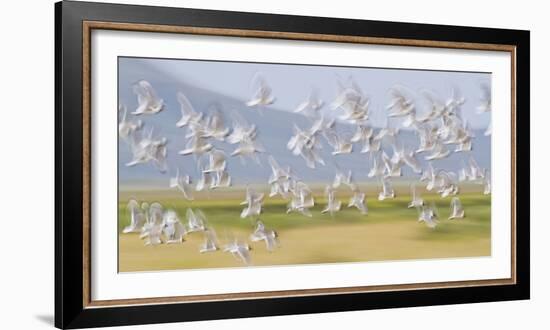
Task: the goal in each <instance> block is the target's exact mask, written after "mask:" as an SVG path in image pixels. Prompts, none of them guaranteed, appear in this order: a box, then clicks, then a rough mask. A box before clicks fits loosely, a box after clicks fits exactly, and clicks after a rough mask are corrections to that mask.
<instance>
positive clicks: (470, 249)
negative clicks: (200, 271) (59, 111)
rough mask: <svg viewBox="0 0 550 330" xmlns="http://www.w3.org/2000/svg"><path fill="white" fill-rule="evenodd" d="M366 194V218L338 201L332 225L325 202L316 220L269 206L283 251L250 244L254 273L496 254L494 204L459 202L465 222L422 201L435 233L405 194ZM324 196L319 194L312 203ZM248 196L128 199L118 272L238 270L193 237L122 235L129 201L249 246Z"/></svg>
mask: <svg viewBox="0 0 550 330" xmlns="http://www.w3.org/2000/svg"><path fill="white" fill-rule="evenodd" d="M368 191H371V193H370V194H367V206H368V208H369V213H368V215H361V214H360V213H359V211H357V210H356V209H351V208H350V209H348V208H347V207H345V206H346V205H347V201H348V198H349V197H348V196H346V195H344V194H343V193H340V194H338V195H337V197H338V199H340V200H341V201H342V202H343V203H344V205H343V206H344V207H343V210H342V211H340V212H338V213H336V214H335V215H334V217H332V216H331V215H329V214H321V210H322V209H323V208H324V206H325V200H324V199H323V198H319V197H317V198H316V199H315V202H316V206H315V208H313V209H312V210H311V211H312V213H313V217H312V218H308V217H305V216H302V215H300V214H297V213H292V214H286V201H284V200H282V199H279V198H266V199H265V203H264V209H263V214H262V215H261V217H260V219H261V220H262V221H263V222H264V224H265V225H266V227H268V228H273V229H275V230H276V231H277V232H278V234H279V240H280V247H279V248H278V249H277V250H275V251H274V252H268V251H267V250H266V249H265V244H264V242H257V243H250V242H249V243H250V245H251V246H252V251H251V256H252V265H253V266H267V265H290V264H318V263H339V262H364V261H383V260H405V259H427V258H456V257H474V256H488V255H490V254H491V221H490V219H491V217H490V210H491V198H490V196H484V195H482V194H481V193H479V192H474V191H468V192H463V193H462V194H461V195H460V199H461V201H462V204H463V206H464V209H465V212H466V217H465V218H464V219H459V220H447V217H448V216H449V211H450V210H449V203H450V197H448V198H445V199H442V198H440V197H439V196H437V195H426V194H424V195H423V198H424V200H425V201H428V202H429V203H431V201H434V202H435V203H436V206H437V208H438V210H439V218H440V220H439V225H438V226H437V227H436V228H435V229H430V228H428V227H426V226H425V225H424V224H422V223H419V222H417V218H418V213H417V211H416V209H407V207H406V206H407V204H408V202H409V198H410V197H409V196H408V194H406V193H405V194H399V192H398V197H397V198H395V199H393V200H385V201H378V200H377V199H376V196H375V193H376V192H375V190H372V189H371V190H368ZM321 195H322V193H319V192H316V193H315V196H321ZM243 196H244V191H242V190H239V189H233V190H229V191H224V192H221V191H220V192H216V193H215V194H211V195H206V194H203V195H197V196H195V197H196V200H195V201H192V202H189V201H186V200H184V199H183V198H181V197H180V196H179V195H178V194H177V193H176V192H172V191H123V192H121V193H120V196H119V197H120V198H119V199H120V200H119V223H118V229H119V271H121V272H128V271H153V270H174V269H193V268H220V267H240V266H243V264H242V263H241V262H239V261H238V260H236V259H235V258H234V257H233V256H232V255H231V254H229V253H226V252H223V251H216V252H213V253H205V254H201V253H199V252H198V251H199V245H200V244H201V243H202V242H203V236H202V234H201V233H191V234H189V235H187V236H186V237H185V241H184V242H183V243H182V244H175V245H165V244H163V245H157V246H144V242H143V241H142V240H140V239H139V237H138V236H139V235H138V234H122V233H121V231H122V229H123V228H124V227H125V226H127V225H128V223H129V214H128V212H127V210H126V204H127V201H128V199H129V198H130V197H133V198H136V199H137V200H139V201H140V202H141V201H148V202H154V201H158V202H160V203H161V204H162V205H163V206H164V207H165V208H170V209H173V210H175V211H176V212H177V213H178V214H179V215H180V218H181V220H182V222H185V211H186V209H187V208H188V207H192V208H194V209H195V208H199V209H201V210H202V211H203V212H204V213H205V214H206V216H207V217H208V223H209V224H210V225H211V226H212V227H213V228H214V229H215V230H216V233H217V236H218V239H219V241H220V244H221V245H222V246H223V244H224V243H225V241H226V237H227V233H231V235H234V236H235V237H238V238H241V239H243V240H244V239H247V238H248V236H249V235H250V233H251V232H252V231H253V229H254V222H253V221H252V220H249V219H241V218H240V217H239V215H240V212H241V210H242V208H243V206H241V205H239V203H240V202H241V201H242V199H243Z"/></svg>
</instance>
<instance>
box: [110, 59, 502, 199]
mask: <svg viewBox="0 0 550 330" xmlns="http://www.w3.org/2000/svg"><path fill="white" fill-rule="evenodd" d="M119 70H120V72H123V73H124V74H120V75H119V98H120V100H119V101H120V102H121V103H123V104H125V105H127V106H128V109H129V110H131V109H133V108H135V107H136V105H137V100H136V97H135V95H134V94H133V93H132V88H131V86H132V84H133V83H134V82H136V81H138V80H140V79H145V80H148V81H149V82H150V83H151V84H152V85H153V86H154V88H155V89H156V91H157V93H158V94H159V96H160V97H161V98H163V99H164V101H165V102H166V108H165V109H164V110H163V111H162V112H160V113H158V114H156V115H152V116H141V117H140V118H139V119H142V120H143V121H144V123H145V131H146V132H147V131H148V130H149V129H150V128H151V127H154V132H155V134H158V135H159V136H165V137H167V138H168V140H169V143H168V154H169V157H168V162H169V166H170V168H171V171H169V173H170V172H171V173H174V172H175V168H176V167H179V168H180V170H181V171H183V172H185V173H189V174H190V175H191V176H192V177H194V178H196V177H197V176H198V172H197V170H196V165H195V164H196V160H195V158H194V156H181V155H178V154H177V152H178V151H179V150H181V149H183V148H184V146H185V144H186V141H185V139H184V134H185V130H186V129H184V128H177V127H176V125H175V123H176V122H177V121H178V120H179V119H180V116H181V115H180V108H179V104H178V102H177V100H176V93H177V92H178V91H181V92H183V93H184V94H185V95H186V96H187V97H188V98H189V100H190V101H191V103H192V104H193V106H194V107H195V108H196V110H198V111H204V110H205V109H207V108H208V106H209V105H211V104H213V103H215V102H216V103H218V104H220V105H221V106H222V108H223V114H224V116H225V119H226V123H227V125H231V122H232V121H231V117H232V115H233V114H235V113H237V114H238V115H239V116H241V117H243V118H245V119H246V120H247V121H248V122H249V123H251V124H255V125H256V127H257V128H258V132H259V134H258V141H259V142H260V143H261V144H262V145H263V146H264V147H265V149H266V150H267V151H268V152H269V153H270V154H272V155H273V156H274V157H275V158H276V159H277V161H278V162H279V163H280V164H281V165H282V166H287V165H288V166H291V167H292V169H293V170H294V171H295V172H296V173H297V174H298V176H299V177H300V178H301V179H302V180H305V181H310V182H320V181H327V180H329V181H330V180H332V179H333V177H334V168H335V164H338V166H339V167H340V168H341V169H342V170H352V171H353V173H354V177H355V178H356V179H357V180H360V181H364V180H367V173H368V171H369V169H370V166H371V160H370V158H369V156H367V155H366V154H361V153H359V150H360V148H361V146H359V145H356V146H354V152H353V153H352V154H350V155H339V156H332V155H331V154H330V151H331V149H332V148H331V147H330V146H329V145H328V144H326V142H325V141H323V150H322V157H323V158H324V159H325V162H326V166H318V168H317V169H315V170H312V169H309V168H307V167H306V166H305V162H304V160H303V159H302V158H301V157H297V156H294V155H292V154H291V153H290V151H288V150H287V148H286V144H287V141H288V139H289V138H290V136H291V135H292V126H293V123H295V124H297V125H298V126H299V127H301V128H307V127H308V126H309V125H311V123H310V121H309V119H307V118H305V117H304V116H302V115H299V114H295V113H292V112H289V111H283V110H277V109H276V108H273V107H267V108H264V109H261V110H260V111H259V110H258V109H255V108H248V107H246V106H245V105H244V103H243V101H242V100H237V99H234V98H231V97H229V96H224V95H220V94H218V93H215V92H212V91H209V90H206V89H202V88H198V87H195V86H192V85H189V84H187V83H186V82H185V77H173V76H171V75H167V74H166V73H163V72H160V71H158V70H157V69H156V68H155V67H153V66H151V65H148V64H146V62H139V63H135V62H124V67H123V66H122V63H121V64H120V68H119ZM114 109H116V106H115V105H114ZM337 129H338V131H339V132H345V133H346V134H351V133H352V132H353V130H354V127H353V126H351V125H347V124H340V123H339V124H338V125H337ZM475 134H476V138H475V141H474V150H473V151H472V155H473V157H474V158H475V159H476V160H477V162H478V163H479V165H480V166H481V167H490V160H491V139H490V137H486V136H484V135H483V132H482V131H476V132H475ZM399 141H400V142H401V143H403V144H404V145H405V146H406V147H410V148H412V147H413V146H416V145H417V144H418V138H417V137H416V135H415V133H414V132H412V131H407V130H402V131H401V132H400V134H399ZM214 144H215V145H216V147H218V148H220V149H223V150H225V151H226V152H227V154H229V153H230V152H232V151H233V150H234V148H235V147H236V146H235V145H229V144H226V143H220V142H216V143H214ZM451 148H452V146H451ZM387 152H388V153H389V154H390V155H391V152H390V150H387ZM130 158H131V154H130V151H129V148H128V146H127V145H126V144H125V143H124V142H121V141H119V165H118V169H119V182H120V184H121V185H129V184H135V183H140V184H145V185H154V186H157V187H159V188H160V187H165V186H167V184H168V178H169V176H170V175H169V173H166V174H161V173H159V171H158V170H156V169H155V168H154V167H153V166H152V165H149V164H145V165H138V166H135V167H126V166H125V165H124V164H125V163H126V162H127V161H128V160H130ZM260 158H261V165H258V164H257V163H255V162H254V161H253V160H251V159H247V160H246V162H245V163H243V162H242V161H241V160H240V159H239V158H231V159H229V161H228V168H229V171H230V173H231V175H232V177H233V179H234V182H235V184H245V183H259V182H265V181H266V179H267V178H268V176H269V174H270V171H271V170H270V168H269V165H268V163H267V155H262V156H261V157H260ZM418 159H419V160H421V163H422V164H423V166H425V165H426V164H427V162H426V161H424V160H422V157H421V156H419V157H418ZM462 159H464V160H466V159H467V158H466V157H465V154H464V153H455V154H452V155H451V156H449V157H448V158H446V159H443V160H437V161H434V162H433V165H434V167H436V168H442V169H443V168H444V169H447V170H451V171H457V170H458V169H459V168H460V167H461V166H462V163H461V160H462ZM404 174H405V175H406V176H407V175H413V173H412V172H411V171H410V170H408V169H407V170H405V173H404Z"/></svg>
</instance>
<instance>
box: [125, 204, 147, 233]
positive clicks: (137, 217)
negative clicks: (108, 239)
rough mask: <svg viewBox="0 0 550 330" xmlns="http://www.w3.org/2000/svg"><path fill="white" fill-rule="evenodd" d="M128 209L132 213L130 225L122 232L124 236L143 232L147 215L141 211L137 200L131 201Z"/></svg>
mask: <svg viewBox="0 0 550 330" xmlns="http://www.w3.org/2000/svg"><path fill="white" fill-rule="evenodd" d="M126 208H127V210H128V212H129V213H130V225H129V226H127V227H125V228H124V229H123V230H122V232H123V233H124V234H126V233H139V232H141V230H142V228H143V225H144V224H145V215H144V214H143V212H142V210H141V209H140V207H139V203H138V202H137V201H136V200H135V199H130V200H129V201H128V205H127V206H126Z"/></svg>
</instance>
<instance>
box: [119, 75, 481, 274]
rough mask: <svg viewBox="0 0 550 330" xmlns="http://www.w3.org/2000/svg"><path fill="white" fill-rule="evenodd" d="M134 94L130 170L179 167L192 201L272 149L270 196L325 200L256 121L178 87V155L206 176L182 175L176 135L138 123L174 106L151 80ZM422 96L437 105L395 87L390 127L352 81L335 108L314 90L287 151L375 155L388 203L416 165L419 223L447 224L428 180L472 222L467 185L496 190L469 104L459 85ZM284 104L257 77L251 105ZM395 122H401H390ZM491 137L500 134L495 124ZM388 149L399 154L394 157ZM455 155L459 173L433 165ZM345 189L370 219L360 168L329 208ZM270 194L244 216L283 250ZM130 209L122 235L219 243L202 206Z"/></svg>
mask: <svg viewBox="0 0 550 330" xmlns="http://www.w3.org/2000/svg"><path fill="white" fill-rule="evenodd" d="M133 91H134V93H135V94H136V95H137V101H138V106H137V108H136V109H135V111H133V112H130V113H128V110H127V108H126V107H125V106H124V105H120V106H119V114H120V115H119V118H120V119H119V137H120V139H122V140H123V141H125V142H126V143H127V144H128V146H129V148H130V151H131V155H132V159H131V160H130V161H129V162H127V163H126V166H129V167H131V166H136V165H138V164H152V165H153V166H154V167H156V168H157V169H158V170H159V171H160V172H162V173H165V172H167V171H168V170H171V171H174V170H175V176H173V177H171V178H170V180H169V187H170V188H173V189H177V190H179V191H180V192H181V194H182V196H183V198H185V199H187V200H190V201H192V200H193V199H194V197H193V192H194V191H203V190H216V189H219V188H224V187H230V186H231V185H232V184H233V183H232V177H231V175H230V172H229V169H228V166H227V159H228V157H239V158H241V160H242V161H243V164H244V163H245V161H246V159H252V160H254V161H255V162H256V163H258V164H260V160H259V155H260V154H266V155H267V159H268V163H269V166H270V167H271V175H270V176H269V178H268V179H267V184H268V185H269V187H270V191H269V197H274V196H280V197H281V198H283V199H285V200H287V201H288V204H287V205H288V206H287V213H291V212H297V213H299V214H302V215H304V216H307V217H311V216H312V213H311V209H312V208H313V207H314V205H315V203H316V202H315V198H314V196H313V191H312V189H311V188H310V187H309V186H308V184H307V183H306V182H304V181H302V180H300V178H299V177H298V176H297V175H296V173H295V172H294V171H293V170H292V168H290V166H286V167H285V166H281V165H280V164H279V163H278V161H277V160H276V159H275V158H274V157H273V156H272V155H270V154H269V153H268V152H267V151H266V149H264V147H263V146H262V145H261V144H260V143H259V141H258V139H257V137H258V130H257V127H256V126H255V125H254V124H249V123H248V122H247V121H246V120H245V119H244V118H242V117H240V116H234V118H233V122H232V125H231V126H230V125H228V124H227V122H226V120H225V118H224V115H223V112H222V109H221V105H219V104H213V105H211V106H209V107H208V108H207V109H205V111H204V112H202V111H198V110H196V109H195V107H194V106H193V105H192V103H191V102H190V100H189V99H188V98H187V97H186V96H185V94H184V93H182V92H178V93H177V100H178V102H179V104H180V107H181V119H180V120H179V121H177V123H175V125H176V126H177V127H179V128H182V129H185V134H184V138H185V141H186V144H185V147H184V149H182V150H180V151H179V152H178V153H179V154H180V155H183V156H187V155H193V156H194V159H195V161H196V163H197V168H198V169H199V173H200V177H199V178H197V180H196V182H195V180H194V179H192V178H191V177H190V176H189V175H186V174H183V173H181V172H180V170H179V168H177V167H176V168H175V169H169V167H168V163H167V143H168V140H167V139H166V138H165V137H161V136H159V135H158V134H157V133H155V132H154V130H153V128H150V129H148V130H146V129H145V127H144V126H145V125H144V122H143V121H142V120H140V119H139V118H141V117H142V116H144V115H155V114H157V113H159V112H161V111H162V110H163V109H164V108H165V102H164V100H163V99H161V98H159V97H158V96H157V93H156V92H155V90H154V88H153V87H152V86H151V84H150V83H149V82H147V81H145V80H141V81H139V82H137V83H135V84H134V86H133ZM418 94H419V95H420V96H421V97H423V99H424V100H425V101H426V104H428V111H422V113H420V112H419V111H418V109H419V106H418V105H417V102H415V95H416V93H414V92H413V91H411V90H409V89H408V88H406V87H404V86H400V85H397V86H394V87H392V88H391V89H390V91H389V96H390V101H389V103H388V104H387V106H386V108H385V109H386V114H385V115H386V125H385V127H381V128H377V127H373V126H372V125H371V124H370V123H369V120H370V118H371V107H370V99H369V97H367V96H366V95H365V94H364V93H363V91H362V90H361V88H360V87H359V86H358V84H357V83H356V82H355V81H354V80H353V78H351V77H350V78H349V79H347V80H343V81H338V84H337V93H336V97H335V98H334V100H333V101H332V102H331V103H329V104H325V102H324V101H323V100H321V99H320V97H319V94H318V91H317V90H315V89H312V90H311V91H310V93H309V94H308V95H307V97H306V99H305V100H304V101H303V102H301V103H300V104H299V105H298V106H297V107H296V108H295V110H294V112H295V113H300V114H302V115H304V116H305V117H307V118H309V119H310V126H308V127H305V128H304V127H299V126H298V125H297V124H293V133H292V136H290V138H289V140H288V143H287V145H286V147H287V149H288V151H289V152H290V153H292V155H294V156H296V157H300V158H301V159H303V161H304V163H305V165H306V166H307V167H308V168H310V169H315V168H317V167H318V166H324V165H325V164H326V162H325V159H323V157H322V154H321V149H322V148H323V141H324V142H326V144H328V145H329V146H330V147H331V155H332V157H334V158H335V159H337V158H338V157H341V156H340V155H345V154H351V153H353V152H355V151H356V149H359V153H363V154H366V155H367V158H365V159H366V161H367V160H368V161H369V162H370V164H371V167H370V171H369V172H368V174H367V176H368V177H369V178H376V179H377V180H378V181H379V182H380V187H381V190H380V191H379V193H378V200H380V201H382V200H386V199H392V198H394V197H395V192H394V189H393V185H392V179H394V178H399V177H403V172H404V169H405V168H408V169H410V171H412V173H414V175H415V176H416V177H415V179H414V182H413V183H411V185H410V191H411V197H412V200H411V202H410V203H409V204H408V207H409V208H416V209H417V210H418V221H419V222H422V223H424V224H425V225H426V226H428V227H430V228H435V227H436V226H437V224H438V221H439V220H438V218H439V215H438V211H437V208H436V207H435V203H434V202H431V203H427V202H426V201H424V200H423V199H422V197H421V195H420V193H419V192H418V191H417V189H416V186H417V185H419V184H423V185H425V189H426V190H427V191H430V192H435V193H437V194H439V195H440V196H441V198H445V197H451V200H450V216H449V218H448V219H449V220H452V219H460V218H463V217H464V216H465V212H464V209H463V207H462V204H461V201H460V198H459V193H460V187H459V186H460V183H461V182H469V183H474V184H476V185H479V186H480V187H481V188H480V191H483V193H484V194H490V192H491V179H490V172H489V170H488V169H483V168H481V167H480V166H479V165H478V164H477V162H476V160H475V159H474V157H473V155H472V153H471V150H472V148H473V143H474V141H475V135H474V132H473V131H472V130H471V129H470V127H469V126H468V123H467V121H466V120H464V119H463V118H462V106H463V104H464V103H465V101H466V100H465V98H464V97H462V96H461V95H460V92H459V91H458V89H456V88H453V89H452V93H451V95H450V96H449V97H448V98H447V99H440V98H439V96H438V95H436V94H435V93H434V92H432V91H429V90H421V91H420V92H418ZM275 102H276V98H275V97H274V95H273V91H272V89H271V87H270V86H269V84H268V83H267V80H266V79H265V77H264V76H263V75H262V74H261V73H257V74H256V75H255V76H254V77H253V79H252V81H251V97H250V98H249V99H248V100H246V101H245V106H247V107H249V108H251V109H253V110H254V109H257V111H260V113H261V112H262V111H268V110H265V109H269V106H270V105H271V104H273V103H275ZM325 105H326V106H327V108H329V109H328V112H323V111H321V109H322V108H323V107H325ZM477 111H478V113H486V112H490V111H491V93H490V88H489V86H487V85H484V84H481V85H480V99H479V104H478V106H477ZM327 113H328V114H329V115H327ZM130 115H131V116H130ZM390 120H391V121H392V123H393V122H396V123H397V125H393V126H392V127H390V126H389V125H388V123H389V122H390ZM340 125H347V127H350V126H351V127H353V129H354V133H353V134H351V135H346V134H345V132H341V131H339V130H338V129H337V127H338V126H340ZM401 127H402V128H404V129H405V130H407V131H412V132H414V133H415V134H416V136H417V138H418V143H417V144H416V145H415V147H414V148H411V147H407V146H405V144H404V143H402V141H400V139H399V137H400V133H401ZM484 134H485V135H490V134H491V126H490V125H489V128H488V129H487V130H486V131H485V132H484ZM409 140H410V139H409ZM219 143H225V144H227V145H228V146H229V147H230V148H231V147H232V152H230V153H226V152H225V151H224V150H222V149H220V148H217V147H216V144H219ZM409 144H410V143H409ZM387 151H391V155H389V154H388V153H387ZM456 153H460V154H462V155H463V156H462V167H461V169H460V170H459V171H457V172H452V171H448V170H445V169H438V168H436V167H434V165H433V163H434V161H437V160H441V159H445V158H448V157H449V156H450V155H452V154H456ZM420 158H423V159H424V160H425V161H427V162H426V163H427V165H426V166H422V164H421V162H420V161H419V159H420ZM340 187H346V189H349V192H350V195H351V197H350V199H349V202H348V203H347V206H348V207H349V208H356V209H357V210H358V211H359V212H360V213H361V214H365V215H366V214H367V213H368V208H367V202H366V195H365V192H364V191H361V189H360V188H359V185H357V184H356V183H355V181H354V178H353V173H352V172H351V171H342V170H341V169H340V168H339V167H338V166H337V165H335V177H334V180H333V181H332V182H331V183H330V184H328V185H326V187H325V189H324V191H325V197H326V205H325V207H324V208H323V209H322V211H321V213H323V214H325V213H328V214H330V215H334V214H335V213H336V212H338V211H340V210H341V209H342V202H341V201H340V200H339V199H338V198H337V193H338V191H339V189H340ZM264 199H265V194H264V193H260V192H257V191H256V190H255V189H254V188H252V187H251V186H247V189H246V196H245V198H244V201H243V202H242V203H241V205H243V210H242V212H241V214H240V217H241V218H250V219H252V220H253V221H255V229H254V231H253V232H252V234H251V235H250V237H249V239H250V241H256V242H257V241H264V242H265V245H266V248H267V250H268V251H273V250H274V249H275V248H276V247H277V246H278V238H277V232H276V231H275V230H273V229H268V228H266V227H265V226H264V224H263V223H262V222H261V221H260V214H261V213H262V208H263V203H264ZM128 210H129V214H130V220H131V224H130V225H129V226H128V227H126V228H125V229H124V230H123V232H124V233H130V232H139V233H140V237H141V238H142V239H144V240H145V244H146V245H156V244H162V243H165V244H171V243H181V242H183V241H184V237H185V236H186V235H190V234H192V233H197V232H200V233H202V234H203V236H204V240H205V241H204V244H203V245H202V246H201V248H200V251H199V252H201V253H204V252H213V251H218V250H219V249H220V248H219V243H218V240H217V237H216V233H215V231H214V229H213V228H212V226H210V225H209V224H208V223H207V219H206V216H205V215H204V213H203V212H202V211H200V210H194V211H193V210H192V209H188V210H187V213H186V224H185V225H184V224H183V223H182V222H181V220H180V218H179V216H178V215H177V213H176V212H175V211H173V210H170V209H166V210H165V209H164V208H163V206H162V205H161V204H159V203H152V204H151V205H149V204H148V203H146V202H143V203H142V204H141V205H140V204H139V203H138V202H137V201H136V200H134V199H131V200H130V201H129V203H128ZM249 250H250V246H249V245H248V243H247V241H246V240H244V242H243V241H240V240H237V239H228V244H226V245H225V246H224V247H223V251H226V252H229V253H231V254H233V255H234V256H235V257H236V258H238V259H239V260H241V261H243V262H244V263H246V264H249V263H250V254H249Z"/></svg>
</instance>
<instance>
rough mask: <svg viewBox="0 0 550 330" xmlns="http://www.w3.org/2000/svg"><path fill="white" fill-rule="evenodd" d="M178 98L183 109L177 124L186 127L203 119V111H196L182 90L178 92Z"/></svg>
mask: <svg viewBox="0 0 550 330" xmlns="http://www.w3.org/2000/svg"><path fill="white" fill-rule="evenodd" d="M177 98H178V102H179V104H180V109H181V119H180V120H179V121H178V122H177V123H176V126H177V127H184V126H187V125H189V124H191V123H198V122H199V121H200V120H201V119H202V116H203V114H202V112H197V111H195V109H194V108H193V106H192V105H191V102H190V101H189V99H188V98H187V97H186V96H185V94H183V93H182V92H178V94H177Z"/></svg>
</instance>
